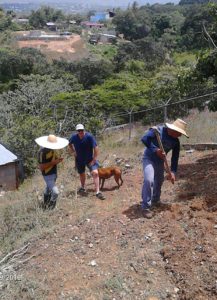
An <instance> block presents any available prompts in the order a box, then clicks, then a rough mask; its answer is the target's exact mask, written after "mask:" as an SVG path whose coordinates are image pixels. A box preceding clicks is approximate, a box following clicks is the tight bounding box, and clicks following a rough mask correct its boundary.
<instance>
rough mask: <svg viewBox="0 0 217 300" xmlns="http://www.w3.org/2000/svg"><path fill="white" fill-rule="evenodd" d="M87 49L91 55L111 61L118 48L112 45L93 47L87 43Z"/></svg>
mask: <svg viewBox="0 0 217 300" xmlns="http://www.w3.org/2000/svg"><path fill="white" fill-rule="evenodd" d="M87 48H88V50H89V51H90V53H91V54H93V55H94V56H96V57H97V58H99V59H100V58H104V59H109V60H111V59H113V57H114V56H115V55H116V53H117V46H115V45H110V44H98V45H91V44H89V43H87Z"/></svg>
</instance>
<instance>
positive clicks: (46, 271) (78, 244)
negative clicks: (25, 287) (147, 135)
mask: <svg viewBox="0 0 217 300" xmlns="http://www.w3.org/2000/svg"><path fill="white" fill-rule="evenodd" d="M139 157H141V156H140V155H139V156H138V158H135V160H133V161H132V162H131V165H132V166H133V167H132V168H128V169H125V170H124V174H123V180H124V184H123V186H122V187H121V188H120V189H116V188H115V185H116V184H115V181H114V179H113V178H111V179H109V180H107V181H106V182H105V188H104V195H105V196H106V200H105V201H100V200H98V199H97V198H96V197H95V196H94V193H93V185H92V180H91V179H88V196H87V197H81V196H76V192H75V190H74V189H73V188H71V189H70V188H67V189H66V190H65V191H64V192H62V195H61V200H60V201H59V203H58V207H57V209H56V210H55V211H53V212H51V213H50V214H51V217H52V218H55V222H56V223H57V224H58V228H57V229H56V230H55V232H54V233H51V234H46V235H45V236H42V237H40V239H37V240H35V239H34V238H33V239H32V244H31V247H30V250H29V253H28V254H29V255H33V254H37V255H36V257H35V258H32V259H31V260H30V261H28V263H27V264H26V265H25V267H24V268H23V269H22V272H23V273H24V274H25V276H26V277H28V278H29V280H32V281H36V282H40V284H41V285H43V289H44V298H45V299H77V300H78V299H100V300H101V299H105V300H106V299H113V300H114V299H149V300H150V299H180V300H181V299H183V300H184V299H189V300H190V299H203V300H206V299H207V300H208V299H209V300H214V299H216V298H217V254H216V250H217V207H216V204H217V202H216V201H217V200H216V199H217V197H216V196H217V187H216V176H217V151H207V152H197V151H195V152H193V153H190V154H189V153H186V152H182V155H181V158H180V167H179V174H180V175H179V180H178V181H177V182H176V183H175V185H174V186H173V185H171V183H170V182H168V181H165V183H164V185H163V191H162V202H163V203H162V205H161V207H159V208H156V209H155V210H154V213H155V214H154V217H153V218H152V219H151V220H147V219H144V218H143V217H142V215H141V213H140V191H141V184H142V180H143V179H142V170H141V163H140V158H139ZM64 176H65V177H61V178H60V179H59V182H65V184H67V183H66V181H67V180H68V181H67V182H68V184H70V180H73V179H74V180H75V177H73V176H75V174H74V173H73V172H72V173H71V174H70V175H69V174H68V175H67V174H65V175H64ZM76 180H77V179H76ZM23 294H25V291H24V292H23ZM35 299H36V298H35Z"/></svg>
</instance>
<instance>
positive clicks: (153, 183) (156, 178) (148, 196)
mask: <svg viewBox="0 0 217 300" xmlns="http://www.w3.org/2000/svg"><path fill="white" fill-rule="evenodd" d="M143 174H144V181H143V186H142V208H143V209H147V208H150V207H151V206H152V205H153V204H154V203H157V202H158V201H160V195H161V186H162V184H163V181H164V162H163V161H162V163H155V162H153V161H152V160H150V159H148V158H146V157H144V158H143Z"/></svg>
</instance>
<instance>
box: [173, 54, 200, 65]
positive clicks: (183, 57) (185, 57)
mask: <svg viewBox="0 0 217 300" xmlns="http://www.w3.org/2000/svg"><path fill="white" fill-rule="evenodd" d="M173 59H174V61H175V64H176V65H182V66H189V65H192V64H196V55H195V54H194V53H192V52H182V53H178V52H175V53H174V54H173Z"/></svg>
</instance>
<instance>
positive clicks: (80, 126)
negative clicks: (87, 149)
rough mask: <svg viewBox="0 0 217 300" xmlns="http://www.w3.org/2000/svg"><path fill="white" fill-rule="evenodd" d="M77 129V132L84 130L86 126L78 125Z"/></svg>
mask: <svg viewBox="0 0 217 300" xmlns="http://www.w3.org/2000/svg"><path fill="white" fill-rule="evenodd" d="M75 129H76V130H84V125H82V124H78V125H76V127H75Z"/></svg>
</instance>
